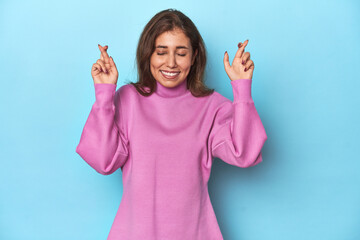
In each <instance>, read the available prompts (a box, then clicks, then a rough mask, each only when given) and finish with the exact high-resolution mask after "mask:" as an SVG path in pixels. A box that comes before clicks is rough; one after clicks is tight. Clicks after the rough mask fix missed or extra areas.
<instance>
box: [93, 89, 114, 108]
mask: <svg viewBox="0 0 360 240" xmlns="http://www.w3.org/2000/svg"><path fill="white" fill-rule="evenodd" d="M94 87H95V98H96V101H95V105H96V106H97V107H112V104H113V102H114V95H115V91H116V84H111V83H95V84H94Z"/></svg>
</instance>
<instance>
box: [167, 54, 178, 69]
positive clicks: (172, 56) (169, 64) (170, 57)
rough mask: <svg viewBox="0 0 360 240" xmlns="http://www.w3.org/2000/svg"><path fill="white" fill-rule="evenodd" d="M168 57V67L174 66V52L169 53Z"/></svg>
mask: <svg viewBox="0 0 360 240" xmlns="http://www.w3.org/2000/svg"><path fill="white" fill-rule="evenodd" d="M168 56H169V57H168V58H167V65H168V67H169V68H175V67H176V58H175V54H169V55H168Z"/></svg>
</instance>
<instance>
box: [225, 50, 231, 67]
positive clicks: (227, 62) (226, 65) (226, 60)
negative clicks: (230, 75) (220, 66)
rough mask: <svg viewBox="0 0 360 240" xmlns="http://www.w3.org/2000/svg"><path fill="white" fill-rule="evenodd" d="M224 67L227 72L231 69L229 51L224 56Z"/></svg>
mask: <svg viewBox="0 0 360 240" xmlns="http://www.w3.org/2000/svg"><path fill="white" fill-rule="evenodd" d="M224 67H225V71H226V72H228V70H229V69H230V62H229V54H228V53H227V51H226V52H225V54H224Z"/></svg>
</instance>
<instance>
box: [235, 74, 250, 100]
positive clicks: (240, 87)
mask: <svg viewBox="0 0 360 240" xmlns="http://www.w3.org/2000/svg"><path fill="white" fill-rule="evenodd" d="M251 83H252V80H251V79H238V80H233V81H231V86H232V89H233V95H234V101H233V102H234V103H235V102H254V101H253V99H252V97H251Z"/></svg>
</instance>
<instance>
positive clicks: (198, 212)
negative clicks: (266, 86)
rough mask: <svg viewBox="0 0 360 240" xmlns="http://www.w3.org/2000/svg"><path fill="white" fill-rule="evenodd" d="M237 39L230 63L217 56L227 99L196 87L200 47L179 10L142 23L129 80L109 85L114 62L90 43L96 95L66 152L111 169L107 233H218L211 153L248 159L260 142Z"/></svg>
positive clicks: (196, 236)
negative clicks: (116, 177) (117, 183)
mask: <svg viewBox="0 0 360 240" xmlns="http://www.w3.org/2000/svg"><path fill="white" fill-rule="evenodd" d="M247 44H248V40H247V41H245V42H244V43H239V45H238V47H239V48H238V51H237V52H236V55H235V57H234V60H233V62H232V64H231V65H230V63H229V56H228V54H227V53H226V52H225V55H224V67H225V71H226V73H227V75H228V77H229V78H230V83H231V86H232V89H233V95H234V101H230V100H229V99H227V98H225V97H224V96H222V95H221V94H219V93H217V92H216V91H214V90H213V89H208V88H207V87H206V86H205V84H204V78H203V77H204V70H205V65H206V50H205V46H204V43H203V40H202V38H201V35H200V34H199V32H198V30H197V28H196V26H195V25H194V24H193V22H192V21H191V20H190V19H189V18H188V17H187V16H185V15H184V14H183V13H181V12H180V11H177V10H173V9H168V10H164V11H161V12H159V13H157V14H156V15H155V16H154V17H153V18H152V19H151V20H150V21H149V23H148V24H147V25H146V26H145V28H144V30H143V32H142V34H141V36H140V39H139V43H138V48H137V55H136V57H137V66H138V77H139V78H138V81H137V82H136V83H129V84H126V85H123V86H121V87H120V88H119V89H118V90H116V84H117V79H118V71H117V68H116V65H115V62H114V59H113V58H112V57H109V55H108V53H107V49H108V47H107V46H105V47H102V46H100V45H99V49H100V52H101V55H100V59H98V60H97V62H96V63H94V65H93V66H92V70H91V74H92V77H93V80H94V87H95V96H96V101H95V103H94V104H93V106H92V109H91V112H90V114H89V116H88V119H87V121H86V123H85V126H84V129H83V132H82V135H81V138H80V142H79V144H78V146H77V148H76V152H77V153H78V154H79V155H80V156H81V157H82V158H83V159H84V160H85V161H86V162H87V163H88V164H89V165H90V166H91V167H92V168H94V169H95V170H96V171H97V172H99V173H101V174H104V175H107V174H112V173H113V172H114V171H116V170H117V169H119V168H121V171H122V174H123V175H122V176H123V185H124V188H123V197H122V200H121V203H120V206H119V209H118V212H117V214H116V217H115V220H114V222H113V225H112V227H111V230H110V233H109V236H108V239H110V240H114V239H122V240H127V239H129V240H130V239H131V240H139V239H144V240H165V239H166V240H177V239H179V240H180V239H181V240H220V239H223V237H222V234H221V232H220V229H219V226H218V223H217V219H216V216H215V213H214V211H213V207H212V205H211V202H210V198H209V193H208V188H207V187H208V186H207V183H208V180H209V177H210V172H211V166H212V162H213V158H220V159H222V160H223V161H225V162H227V163H229V164H231V165H234V166H238V167H243V168H245V167H250V166H254V165H256V164H258V163H259V162H261V161H262V154H261V149H262V146H263V144H264V142H265V141H266V139H267V135H266V133H265V129H264V127H263V125H262V123H261V120H260V118H259V115H258V113H257V111H256V109H255V106H254V101H253V99H252V97H251V82H252V75H253V70H254V64H253V61H252V60H250V54H249V52H244V49H245V47H246V45H247Z"/></svg>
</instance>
